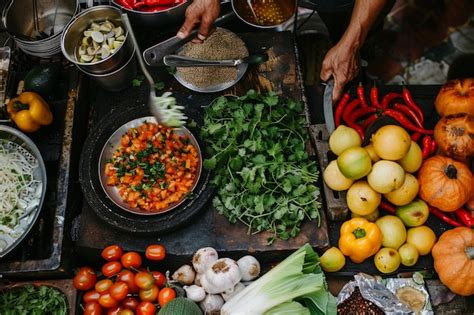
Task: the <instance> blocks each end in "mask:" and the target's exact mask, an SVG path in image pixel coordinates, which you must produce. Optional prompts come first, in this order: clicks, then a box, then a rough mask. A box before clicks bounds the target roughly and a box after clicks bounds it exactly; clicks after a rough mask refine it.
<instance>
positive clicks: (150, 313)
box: [136, 302, 156, 315]
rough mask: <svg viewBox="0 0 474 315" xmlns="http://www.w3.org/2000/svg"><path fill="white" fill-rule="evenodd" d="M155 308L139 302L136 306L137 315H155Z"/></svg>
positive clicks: (151, 304) (147, 303)
mask: <svg viewBox="0 0 474 315" xmlns="http://www.w3.org/2000/svg"><path fill="white" fill-rule="evenodd" d="M155 312H156V307H155V305H153V303H150V302H141V303H140V304H138V307H137V311H136V314H137V315H155Z"/></svg>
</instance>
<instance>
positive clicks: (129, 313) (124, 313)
mask: <svg viewBox="0 0 474 315" xmlns="http://www.w3.org/2000/svg"><path fill="white" fill-rule="evenodd" d="M119 315H134V314H133V311H131V310H129V309H124V310H123V311H121V312H120V314H119Z"/></svg>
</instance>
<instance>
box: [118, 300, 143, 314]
mask: <svg viewBox="0 0 474 315" xmlns="http://www.w3.org/2000/svg"><path fill="white" fill-rule="evenodd" d="M121 304H122V306H123V307H124V308H126V309H128V310H132V311H134V310H136V309H137V306H138V304H140V302H138V300H137V299H136V298H134V297H127V298H125V299H124V300H123V301H122V303H121Z"/></svg>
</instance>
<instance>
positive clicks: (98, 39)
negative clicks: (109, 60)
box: [91, 31, 104, 43]
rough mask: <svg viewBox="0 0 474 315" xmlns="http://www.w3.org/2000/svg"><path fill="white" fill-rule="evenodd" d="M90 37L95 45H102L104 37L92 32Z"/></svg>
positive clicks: (99, 33)
mask: <svg viewBox="0 0 474 315" xmlns="http://www.w3.org/2000/svg"><path fill="white" fill-rule="evenodd" d="M91 37H92V40H93V41H94V42H96V43H102V42H103V41H104V35H103V34H102V33H101V32H98V31H94V32H92V34H91Z"/></svg>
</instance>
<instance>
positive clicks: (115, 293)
mask: <svg viewBox="0 0 474 315" xmlns="http://www.w3.org/2000/svg"><path fill="white" fill-rule="evenodd" d="M109 292H110V296H112V297H113V298H114V299H116V300H117V301H121V300H123V299H125V298H126V297H127V294H128V286H127V284H126V283H125V282H121V281H119V282H116V283H114V284H113V285H112V286H111V287H110V289H109Z"/></svg>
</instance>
